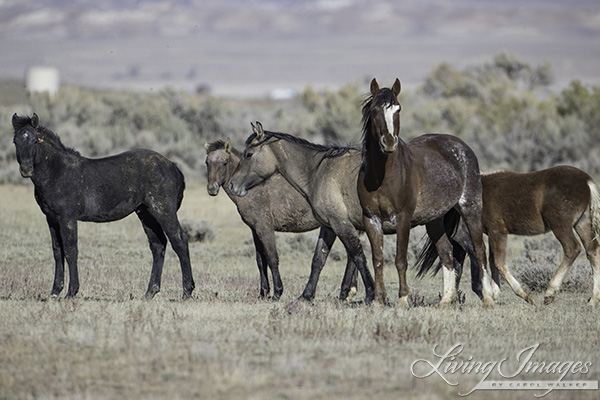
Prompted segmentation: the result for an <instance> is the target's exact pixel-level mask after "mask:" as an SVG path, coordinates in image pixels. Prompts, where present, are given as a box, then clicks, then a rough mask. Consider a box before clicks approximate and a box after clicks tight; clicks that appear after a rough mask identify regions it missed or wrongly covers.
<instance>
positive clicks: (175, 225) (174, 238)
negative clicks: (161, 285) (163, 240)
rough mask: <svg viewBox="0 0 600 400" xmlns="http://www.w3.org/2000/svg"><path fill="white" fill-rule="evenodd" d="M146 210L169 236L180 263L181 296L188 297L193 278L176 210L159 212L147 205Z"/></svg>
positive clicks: (190, 294)
mask: <svg viewBox="0 0 600 400" xmlns="http://www.w3.org/2000/svg"><path fill="white" fill-rule="evenodd" d="M148 212H149V213H150V214H151V215H152V216H153V217H154V218H155V219H156V221H157V222H158V224H159V225H160V227H161V228H162V230H163V231H164V233H165V234H166V235H167V238H169V241H170V242H171V246H172V247H173V250H174V251H175V254H177V257H179V264H180V265H181V278H182V283H183V295H182V298H183V299H184V300H185V299H188V298H190V297H191V296H192V292H193V291H194V287H195V284H194V278H193V277H192V265H191V263H190V252H189V248H188V239H187V235H186V234H185V232H184V231H183V229H182V228H181V225H180V224H179V220H178V219H177V212H176V211H173V212H161V211H157V210H156V209H153V208H151V207H148Z"/></svg>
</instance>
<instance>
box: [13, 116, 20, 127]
mask: <svg viewBox="0 0 600 400" xmlns="http://www.w3.org/2000/svg"><path fill="white" fill-rule="evenodd" d="M18 123H19V116H18V115H17V113H14V114H13V116H12V126H13V128H15V129H17V124H18Z"/></svg>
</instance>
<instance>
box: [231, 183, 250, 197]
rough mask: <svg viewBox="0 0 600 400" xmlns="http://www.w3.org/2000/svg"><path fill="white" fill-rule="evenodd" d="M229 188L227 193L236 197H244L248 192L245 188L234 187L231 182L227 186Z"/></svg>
mask: <svg viewBox="0 0 600 400" xmlns="http://www.w3.org/2000/svg"><path fill="white" fill-rule="evenodd" d="M227 186H228V187H229V191H230V192H231V193H232V194H233V195H234V196H238V197H244V196H245V195H246V194H247V193H248V191H247V190H246V188H244V187H241V186H236V185H234V184H233V182H231V181H230V182H229V185H227Z"/></svg>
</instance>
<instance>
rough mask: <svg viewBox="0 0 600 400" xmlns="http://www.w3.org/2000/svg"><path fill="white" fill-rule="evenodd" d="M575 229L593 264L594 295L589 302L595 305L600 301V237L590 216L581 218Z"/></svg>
mask: <svg viewBox="0 0 600 400" xmlns="http://www.w3.org/2000/svg"><path fill="white" fill-rule="evenodd" d="M575 231H576V232H577V234H578V235H579V237H580V238H581V241H582V242H583V247H584V248H585V254H586V256H587V259H588V261H589V262H590V265H591V266H592V275H593V279H594V287H593V289H592V297H591V298H590V301H589V304H590V305H591V306H595V305H596V304H598V303H600V244H599V243H598V240H600V238H598V237H596V236H595V234H594V232H593V230H592V226H591V223H590V220H589V218H586V219H585V220H580V221H579V222H578V223H577V224H576V225H575Z"/></svg>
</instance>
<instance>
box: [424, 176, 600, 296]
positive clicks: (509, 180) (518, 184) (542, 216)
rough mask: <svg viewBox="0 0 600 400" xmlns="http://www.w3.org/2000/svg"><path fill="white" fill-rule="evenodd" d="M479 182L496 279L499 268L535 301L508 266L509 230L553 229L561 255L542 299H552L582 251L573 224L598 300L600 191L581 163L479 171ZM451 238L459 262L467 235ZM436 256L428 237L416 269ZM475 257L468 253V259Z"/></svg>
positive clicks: (427, 266) (515, 288)
mask: <svg viewBox="0 0 600 400" xmlns="http://www.w3.org/2000/svg"><path fill="white" fill-rule="evenodd" d="M481 182H482V186H483V215H482V224H483V230H484V232H485V233H486V234H487V235H488V238H489V245H490V255H489V257H490V267H491V270H492V278H493V279H494V281H495V282H496V283H497V284H498V285H499V284H500V282H499V275H498V272H500V274H502V276H503V277H504V278H505V279H506V281H507V282H508V284H509V285H510V287H511V288H512V290H513V291H514V292H515V294H517V295H518V296H519V297H522V298H523V299H525V300H526V301H528V302H530V303H532V304H534V305H535V304H536V303H537V301H536V300H535V297H534V296H533V295H532V294H530V293H527V292H526V291H525V290H524V289H523V288H522V287H521V285H520V284H519V282H518V281H517V280H516V279H515V278H514V277H513V276H512V274H511V273H510V270H509V269H508V266H507V264H506V245H507V236H508V235H509V234H512V235H522V236H533V235H540V234H543V233H547V232H550V231H552V233H553V234H554V236H556V238H557V239H558V241H559V242H560V244H561V246H562V248H563V259H562V262H561V263H560V266H559V267H558V269H557V270H556V272H555V274H554V276H553V277H552V279H551V280H550V284H549V285H548V289H547V290H546V293H545V294H544V303H546V304H548V303H551V302H552V301H554V296H555V294H556V293H557V292H558V291H559V290H560V287H561V284H562V281H563V279H564V277H565V275H566V273H567V272H568V271H569V269H570V268H571V265H573V262H574V261H575V259H576V258H577V256H578V255H579V253H580V252H581V245H580V244H579V242H578V241H577V238H576V237H575V234H574V233H573V229H575V232H577V235H578V236H579V238H580V239H581V243H582V244H583V247H584V249H585V252H586V255H587V258H588V260H589V262H590V265H591V267H592V273H593V280H594V286H593V291H592V297H591V298H590V301H589V304H590V305H592V306H593V305H596V304H598V303H599V302H600V244H599V242H598V241H599V240H600V191H599V189H598V186H597V185H596V184H595V183H594V181H593V179H592V178H591V177H590V176H589V175H588V174H586V173H585V172H583V171H581V170H580V169H577V168H574V167H569V166H558V167H553V168H548V169H544V170H541V171H534V172H529V173H524V174H519V173H515V172H509V171H499V172H493V173H489V174H483V175H482V177H481ZM459 233H460V231H459ZM453 239H454V251H455V255H457V257H458V262H460V263H462V261H463V260H464V255H465V251H466V252H467V253H470V251H471V244H470V241H469V238H468V237H465V236H464V235H460V234H457V236H456V237H454V238H453ZM469 255H470V254H469ZM436 258H437V252H436V250H435V248H434V247H433V246H432V244H431V242H429V243H428V244H426V245H425V247H424V248H423V251H422V253H421V255H420V256H419V261H418V263H417V265H418V267H419V275H423V274H424V273H426V272H427V271H428V270H429V269H431V267H432V265H433V264H434V262H435V260H436ZM474 261H475V260H473V258H472V257H471V265H473V262H474ZM438 268H439V267H438Z"/></svg>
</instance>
